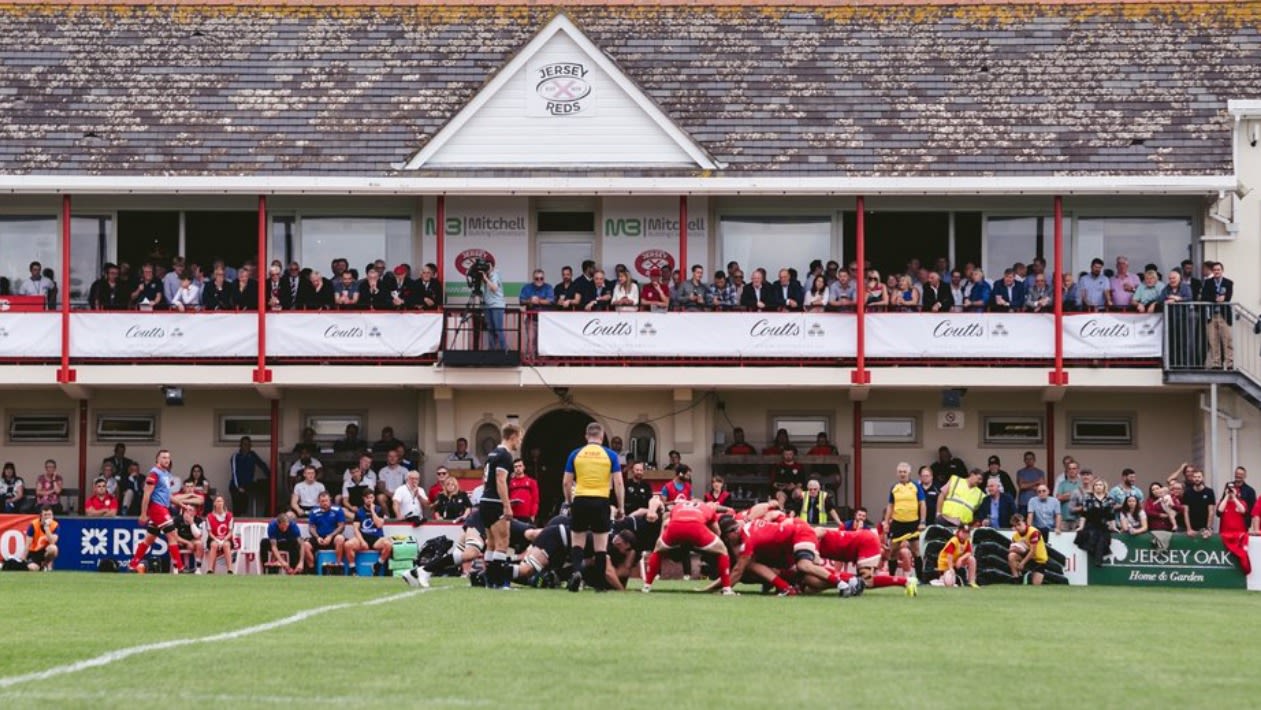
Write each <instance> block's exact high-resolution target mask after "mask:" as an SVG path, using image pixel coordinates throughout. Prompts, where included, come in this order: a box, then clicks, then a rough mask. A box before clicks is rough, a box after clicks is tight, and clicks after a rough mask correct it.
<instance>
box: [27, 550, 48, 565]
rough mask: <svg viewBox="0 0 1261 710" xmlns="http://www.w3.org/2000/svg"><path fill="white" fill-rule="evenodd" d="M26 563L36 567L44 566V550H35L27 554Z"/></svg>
mask: <svg viewBox="0 0 1261 710" xmlns="http://www.w3.org/2000/svg"><path fill="white" fill-rule="evenodd" d="M26 561H27V562H30V563H31V564H36V565H42V564H44V550H34V551H32V552H29V553H27V555H26Z"/></svg>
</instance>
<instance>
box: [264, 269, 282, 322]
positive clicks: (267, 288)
mask: <svg viewBox="0 0 1261 710" xmlns="http://www.w3.org/2000/svg"><path fill="white" fill-rule="evenodd" d="M283 271H284V268H283V267H282V266H281V265H280V262H279V261H273V262H272V263H271V264H270V265H269V266H268V267H267V280H266V281H265V282H264V283H263V286H262V288H263V294H264V297H265V298H266V299H267V310H269V311H279V310H281V309H282V308H283V302H282V301H281V300H280V297H281V294H282V293H283V292H284V290H285V287H284V279H283V278H282V276H281V273H282V272H283Z"/></svg>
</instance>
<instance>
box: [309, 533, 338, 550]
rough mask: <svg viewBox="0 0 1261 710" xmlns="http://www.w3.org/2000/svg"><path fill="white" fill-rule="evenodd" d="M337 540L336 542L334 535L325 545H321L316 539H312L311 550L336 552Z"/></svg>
mask: <svg viewBox="0 0 1261 710" xmlns="http://www.w3.org/2000/svg"><path fill="white" fill-rule="evenodd" d="M337 540H338V536H336V535H334V536H332V537H330V538H329V539H328V542H327V543H325V544H322V545H321V544H320V541H319V540H318V539H316V538H314V537H312V538H311V549H312V550H336V549H337Z"/></svg>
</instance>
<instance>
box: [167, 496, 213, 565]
mask: <svg viewBox="0 0 1261 710" xmlns="http://www.w3.org/2000/svg"><path fill="white" fill-rule="evenodd" d="M205 522H206V521H204V520H202V519H201V516H199V515H197V511H196V509H195V508H193V506H191V505H181V506H180V509H179V512H178V514H177V515H176V516H175V541H176V542H177V543H178V544H179V550H178V554H181V555H182V554H184V553H188V554H189V555H191V556H192V560H193V564H192V568H193V573H194V574H201V567H199V566H198V565H200V564H201V563H202V561H203V560H204V559H205V557H206V539H205V531H203V530H202V525H203V524H204V523H205ZM171 554H177V553H176V551H172V553H171Z"/></svg>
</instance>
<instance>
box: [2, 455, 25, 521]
mask: <svg viewBox="0 0 1261 710" xmlns="http://www.w3.org/2000/svg"><path fill="white" fill-rule="evenodd" d="M25 496H26V483H25V482H24V481H23V480H22V478H21V477H20V476H18V471H17V467H16V466H14V465H13V462H12V461H6V462H5V464H4V472H3V473H0V512H5V513H21V512H24V508H25V507H26V503H25V501H23V498H25Z"/></svg>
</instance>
